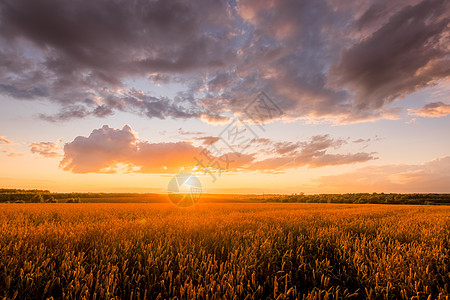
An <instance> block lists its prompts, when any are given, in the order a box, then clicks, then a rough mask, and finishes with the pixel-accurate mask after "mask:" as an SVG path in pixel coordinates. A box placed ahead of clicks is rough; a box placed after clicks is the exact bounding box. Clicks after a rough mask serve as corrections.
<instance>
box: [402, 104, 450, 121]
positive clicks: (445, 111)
mask: <svg viewBox="0 0 450 300" xmlns="http://www.w3.org/2000/svg"><path fill="white" fill-rule="evenodd" d="M408 113H409V114H410V115H415V116H420V117H428V118H439V117H445V116H447V115H449V114H450V105H449V104H445V103H443V102H433V103H428V104H426V105H424V106H423V107H421V108H419V109H408Z"/></svg>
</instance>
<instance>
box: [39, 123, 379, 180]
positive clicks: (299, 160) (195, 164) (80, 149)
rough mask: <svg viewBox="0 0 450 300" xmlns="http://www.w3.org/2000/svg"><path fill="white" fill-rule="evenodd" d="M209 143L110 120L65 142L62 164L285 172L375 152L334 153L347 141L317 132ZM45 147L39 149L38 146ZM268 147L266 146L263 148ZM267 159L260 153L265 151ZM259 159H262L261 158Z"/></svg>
mask: <svg viewBox="0 0 450 300" xmlns="http://www.w3.org/2000/svg"><path fill="white" fill-rule="evenodd" d="M203 140H204V141H208V142H209V143H208V144H203V146H199V147H196V146H194V145H193V144H192V143H190V142H176V143H174V142H171V143H150V142H148V141H143V140H139V139H138V138H137V137H136V134H135V133H134V132H133V130H132V129H131V127H130V126H128V125H126V126H124V127H123V128H122V129H114V128H110V127H109V126H107V125H105V126H103V127H102V128H100V129H95V130H93V131H92V133H91V134H90V135H89V136H88V137H83V136H78V137H77V138H75V139H74V140H73V141H72V142H70V143H67V144H66V145H65V146H64V157H63V159H62V161H61V163H60V167H61V168H63V170H65V171H71V172H73V173H91V172H95V173H114V172H116V171H118V170H121V171H125V172H140V173H177V172H179V171H181V170H182V168H183V169H184V170H185V171H190V170H197V171H204V170H205V168H206V169H207V170H210V169H215V170H218V169H220V170H221V171H237V170H246V171H253V170H260V171H280V170H284V169H288V168H295V167H300V166H305V165H308V166H310V167H322V166H329V165H343V164H352V163H357V162H364V161H368V160H372V159H376V158H375V157H373V154H370V153H364V152H360V153H355V154H351V153H348V154H333V153H328V151H329V149H338V148H340V147H341V146H342V145H344V144H346V143H347V142H346V141H345V140H343V139H333V138H331V137H330V136H329V135H318V136H314V137H312V138H311V140H310V141H307V142H297V143H292V142H272V141H271V140H269V139H265V140H262V139H258V140H257V141H256V142H255V146H256V148H258V147H259V148H260V149H256V150H255V151H253V152H250V151H248V153H244V152H243V153H237V152H223V151H221V149H220V147H217V146H216V143H217V142H218V138H213V137H206V138H205V139H203ZM54 146H55V145H54V144H53V143H41V144H35V145H34V148H32V151H33V149H34V152H37V153H40V154H42V155H47V157H49V156H51V155H56V154H55V151H53V150H54V148H53V147H54ZM39 147H40V148H39ZM261 147H264V148H265V149H262V148H261ZM261 154H262V155H264V156H265V157H266V158H261V157H260V155H261ZM258 158H259V159H258Z"/></svg>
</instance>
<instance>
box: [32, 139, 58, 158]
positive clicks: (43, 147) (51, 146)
mask: <svg viewBox="0 0 450 300" xmlns="http://www.w3.org/2000/svg"><path fill="white" fill-rule="evenodd" d="M30 151H31V153H37V154H40V155H42V156H44V157H49V158H56V157H60V156H62V155H61V148H60V147H59V146H58V143H53V142H40V143H31V145H30Z"/></svg>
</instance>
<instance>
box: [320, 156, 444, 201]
mask: <svg viewBox="0 0 450 300" xmlns="http://www.w3.org/2000/svg"><path fill="white" fill-rule="evenodd" d="M449 182H450V156H446V157H442V158H438V159H435V160H433V161H430V162H426V163H423V164H420V165H385V166H370V167H365V168H361V169H358V170H356V171H354V172H351V173H346V174H340V175H336V176H325V177H322V178H320V179H319V180H318V183H319V184H320V187H321V189H323V190H326V191H332V192H339V193H348V192H386V193H388V192H396V193H449V192H450V189H449V185H448V183H449Z"/></svg>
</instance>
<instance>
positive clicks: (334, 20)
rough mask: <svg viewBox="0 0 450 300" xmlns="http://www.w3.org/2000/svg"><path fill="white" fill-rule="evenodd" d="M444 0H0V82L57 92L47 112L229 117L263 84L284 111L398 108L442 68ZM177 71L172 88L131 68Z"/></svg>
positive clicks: (383, 114) (17, 89)
mask: <svg viewBox="0 0 450 300" xmlns="http://www.w3.org/2000/svg"><path fill="white" fill-rule="evenodd" d="M448 13H449V4H448V2H445V1H444V0H423V1H421V2H420V0H414V1H405V0H396V1H384V0H383V1H375V0H373V1H372V0H365V1H363V2H362V4H361V5H358V6H357V7H356V6H354V7H348V4H346V2H345V1H335V2H333V3H331V2H329V1H326V0H302V1H298V0H277V1H269V0H241V1H237V3H236V4H229V2H227V1H208V0H202V1H181V0H166V1H144V0H130V1H107V0H99V1H88V0H78V1H57V0H35V1H26V0H5V1H2V2H1V3H0V23H1V26H0V93H2V94H5V95H8V96H10V97H14V98H18V99H35V98H45V99H49V100H50V101H54V102H56V103H57V104H58V105H60V106H61V107H62V108H61V111H60V112H59V113H57V114H56V115H47V114H46V113H45V112H44V113H43V114H42V117H43V118H45V119H48V120H50V121H59V120H68V119H71V118H83V117H86V116H96V117H106V116H110V115H112V114H114V112H115V111H126V112H133V113H136V114H138V115H141V116H145V117H148V118H160V119H164V118H199V119H202V120H204V121H206V122H211V123H219V122H226V121H227V120H229V119H228V117H225V116H224V115H223V113H230V112H231V113H236V112H237V113H239V112H241V111H242V109H243V106H245V103H247V102H248V101H251V99H252V98H253V97H254V95H255V94H256V93H258V92H259V91H261V90H264V91H265V92H266V93H267V94H269V95H270V96H271V97H272V98H273V99H274V100H276V101H277V104H278V105H279V106H280V107H281V109H282V110H283V111H284V112H285V114H284V116H285V117H286V118H330V119H333V120H334V121H335V122H355V121H365V120H374V119H378V118H393V117H395V116H397V115H398V114H399V111H398V110H395V108H392V107H387V106H386V105H387V104H389V103H391V102H392V101H394V100H395V99H397V98H400V97H403V96H405V95H407V94H409V93H411V92H413V91H415V90H417V89H420V88H422V87H425V86H428V85H431V84H433V83H435V82H437V81H439V80H440V79H442V78H444V77H446V76H448V75H449V70H450V66H449V61H448V54H449V50H448V43H449V40H448V36H449V35H448V32H449V26H448V15H449V14H448ZM136 78H138V79H142V78H145V79H147V80H149V82H153V83H155V84H167V83H171V82H176V83H180V84H184V85H185V86H186V87H187V88H186V90H185V91H181V92H178V94H177V95H176V96H175V97H167V96H166V95H162V96H160V95H153V94H149V93H148V92H143V91H139V90H137V89H136V88H134V89H133V88H132V87H131V86H130V85H129V84H128V83H127V80H129V79H136Z"/></svg>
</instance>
